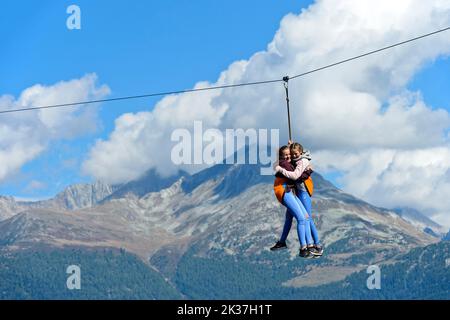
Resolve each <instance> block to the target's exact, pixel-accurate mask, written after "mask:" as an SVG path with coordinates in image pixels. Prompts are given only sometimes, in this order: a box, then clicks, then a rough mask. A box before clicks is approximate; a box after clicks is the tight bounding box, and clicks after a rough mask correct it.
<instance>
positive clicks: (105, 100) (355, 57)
mask: <svg viewBox="0 0 450 320" xmlns="http://www.w3.org/2000/svg"><path fill="white" fill-rule="evenodd" d="M448 30H450V27H447V28H444V29H440V30H436V31H433V32H430V33H427V34H424V35H421V36H418V37H415V38H411V39H408V40H405V41H402V42H398V43H395V44H392V45H389V46H386V47H383V48H380V49H377V50H373V51H369V52H367V53H364V54H360V55H358V56H354V57H352V58H348V59H345V60H341V61H338V62H335V63H332V64H329V65H326V66H323V67H320V68H317V69H313V70H310V71H307V72H303V73H300V74H297V75H294V76H292V77H283V78H282V79H274V80H263V81H255V82H246V83H237V84H230V85H222V86H213V87H206V88H196V89H186V90H177V91H166V92H155V93H149V94H142V95H134V96H125V97H117V98H109V99H98V100H88V101H81V102H71V103H62V104H54V105H46V106H36V107H28V108H27V107H23V108H19V109H10V110H0V114H6V113H15V112H23V111H31V110H42V109H52V108H63V107H70V106H77V105H86V104H94V103H102V102H112V101H121V100H131V99H142V98H150V97H158V96H166V95H172V94H181V93H189V92H197V91H207V90H217V89H228V88H237V87H244V86H254V85H261V84H269V83H275V82H286V80H293V79H296V78H299V77H303V76H306V75H308V74H311V73H315V72H318V71H321V70H324V69H328V68H331V67H335V66H337V65H340V64H343V63H346V62H349V61H352V60H356V59H360V58H363V57H366V56H369V55H372V54H375V53H378V52H381V51H385V50H388V49H391V48H394V47H398V46H401V45H404V44H406V43H410V42H413V41H417V40H419V39H423V38H426V37H429V36H432V35H435V34H438V33H441V32H444V31H448Z"/></svg>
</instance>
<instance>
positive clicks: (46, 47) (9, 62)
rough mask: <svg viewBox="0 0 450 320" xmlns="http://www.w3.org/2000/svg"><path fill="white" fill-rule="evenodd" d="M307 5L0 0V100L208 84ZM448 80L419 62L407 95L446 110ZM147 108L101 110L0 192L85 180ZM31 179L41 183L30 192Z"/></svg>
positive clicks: (444, 66) (38, 190) (443, 67)
mask: <svg viewBox="0 0 450 320" xmlns="http://www.w3.org/2000/svg"><path fill="white" fill-rule="evenodd" d="M310 2H311V1H292V0H283V1H275V0H264V1H256V0H246V1H237V0H227V1H208V0H196V1H181V0H180V1H137V0H132V1H103V0H102V1H100V0H95V1H92V0H90V1H82V0H79V1H75V2H73V1H54V0H46V1H39V2H37V1H31V0H29V1H23V0H17V1H7V2H6V1H4V2H2V5H1V19H0V39H2V50H1V51H0V74H1V77H0V95H4V94H11V95H14V96H15V97H17V96H18V95H19V94H20V92H21V91H22V90H24V89H26V88H28V87H30V86H32V85H35V84H37V83H40V84H45V85H51V84H54V83H56V82H58V81H61V80H69V79H74V78H80V77H82V76H83V75H85V74H87V73H92V72H94V73H96V74H97V75H98V77H99V82H100V83H101V84H107V85H108V86H109V87H110V88H111V90H112V94H111V97H115V96H126V95H133V94H142V93H146V92H155V91H165V90H171V89H183V88H190V87H192V86H193V85H194V84H195V83H196V82H197V81H200V80H209V81H215V80H216V79H217V77H218V75H219V73H220V72H221V71H223V70H224V69H226V67H227V66H228V65H229V64H230V63H232V62H234V61H236V60H239V59H248V58H249V57H250V56H251V55H252V54H254V53H255V52H257V51H260V50H264V49H265V48H266V46H267V44H268V43H269V42H270V41H271V40H272V38H273V36H274V34H275V32H276V30H277V29H278V28H279V23H280V20H281V18H282V17H283V16H284V15H286V14H287V13H289V12H294V13H299V12H300V10H301V9H302V8H304V7H306V6H307V5H308V4H309V3H310ZM71 4H77V5H78V6H80V8H81V11H82V29H81V30H75V31H70V30H68V29H67V28H66V19H67V17H68V15H67V14H66V8H67V7H68V6H69V5H71ZM370 49H373V48H370ZM293 73H295V71H293ZM449 83H450V63H449V60H448V59H441V60H438V61H436V62H434V63H430V64H428V65H426V66H425V67H424V69H423V70H422V71H421V72H420V73H419V74H417V75H416V76H415V78H414V80H413V81H412V82H411V83H410V85H409V88H410V89H412V90H420V91H421V92H422V94H423V96H424V99H425V101H426V102H427V104H429V105H431V106H433V107H436V108H437V107H441V108H445V109H447V110H450V90H448V85H449ZM156 101H157V100H156V99H144V100H133V101H129V102H115V103H106V104H103V105H102V109H101V112H100V118H101V122H102V126H101V128H100V129H99V130H98V131H97V132H96V133H95V134H90V135H86V136H84V137H80V138H78V139H76V140H66V141H58V142H55V143H53V144H52V145H51V147H50V148H49V149H48V150H47V151H46V152H44V153H42V154H41V155H40V156H39V157H38V158H36V159H35V160H33V161H31V162H29V163H27V164H26V165H25V166H23V167H22V168H21V170H20V172H18V173H17V174H15V175H13V176H11V177H9V178H8V179H6V180H4V181H3V182H2V183H1V184H0V194H1V195H13V196H17V197H21V198H45V197H51V196H53V195H54V194H55V193H57V192H58V191H61V190H62V189H63V188H64V187H65V186H67V185H69V184H72V183H77V182H88V181H91V178H90V177H86V176H82V175H81V174H80V164H81V162H82V161H83V159H84V157H85V156H86V153H87V151H88V150H89V149H90V148H91V146H92V145H93V144H94V142H95V140H96V139H98V138H106V137H107V136H108V135H109V133H110V132H111V131H112V130H113V128H114V120H115V119H116V118H117V117H118V116H120V115H121V114H123V113H125V112H136V111H140V110H148V109H149V108H151V107H152V106H153V105H154V103H155V102H156ZM61 102H66V101H61ZM335 177H336V174H331V175H330V178H331V179H332V180H335ZM32 181H39V182H44V183H43V184H42V185H40V187H36V185H39V184H35V187H30V182H32Z"/></svg>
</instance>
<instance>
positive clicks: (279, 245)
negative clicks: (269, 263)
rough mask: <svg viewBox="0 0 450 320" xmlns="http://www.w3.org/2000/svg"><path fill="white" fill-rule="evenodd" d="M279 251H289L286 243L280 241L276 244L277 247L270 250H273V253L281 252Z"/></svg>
mask: <svg viewBox="0 0 450 320" xmlns="http://www.w3.org/2000/svg"><path fill="white" fill-rule="evenodd" d="M279 249H287V245H286V242H280V241H278V242H277V243H275V245H274V246H273V247H272V248H270V250H272V251H275V250H279Z"/></svg>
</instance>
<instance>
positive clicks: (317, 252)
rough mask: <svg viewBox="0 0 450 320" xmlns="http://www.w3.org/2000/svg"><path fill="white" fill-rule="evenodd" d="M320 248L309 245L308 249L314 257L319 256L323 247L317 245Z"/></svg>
mask: <svg viewBox="0 0 450 320" xmlns="http://www.w3.org/2000/svg"><path fill="white" fill-rule="evenodd" d="M319 248H320V249H318V248H317V247H316V246H314V247H309V248H308V251H309V252H310V253H311V254H312V255H313V256H314V257H320V256H322V254H323V249H322V248H321V247H319Z"/></svg>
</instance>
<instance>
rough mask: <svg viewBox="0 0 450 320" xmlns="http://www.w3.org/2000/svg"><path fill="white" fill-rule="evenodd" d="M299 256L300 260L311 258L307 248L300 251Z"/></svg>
mask: <svg viewBox="0 0 450 320" xmlns="http://www.w3.org/2000/svg"><path fill="white" fill-rule="evenodd" d="M299 256H300V257H302V258H312V257H313V255H312V254H311V253H310V252H309V250H308V248H305V249H300V253H299Z"/></svg>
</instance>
